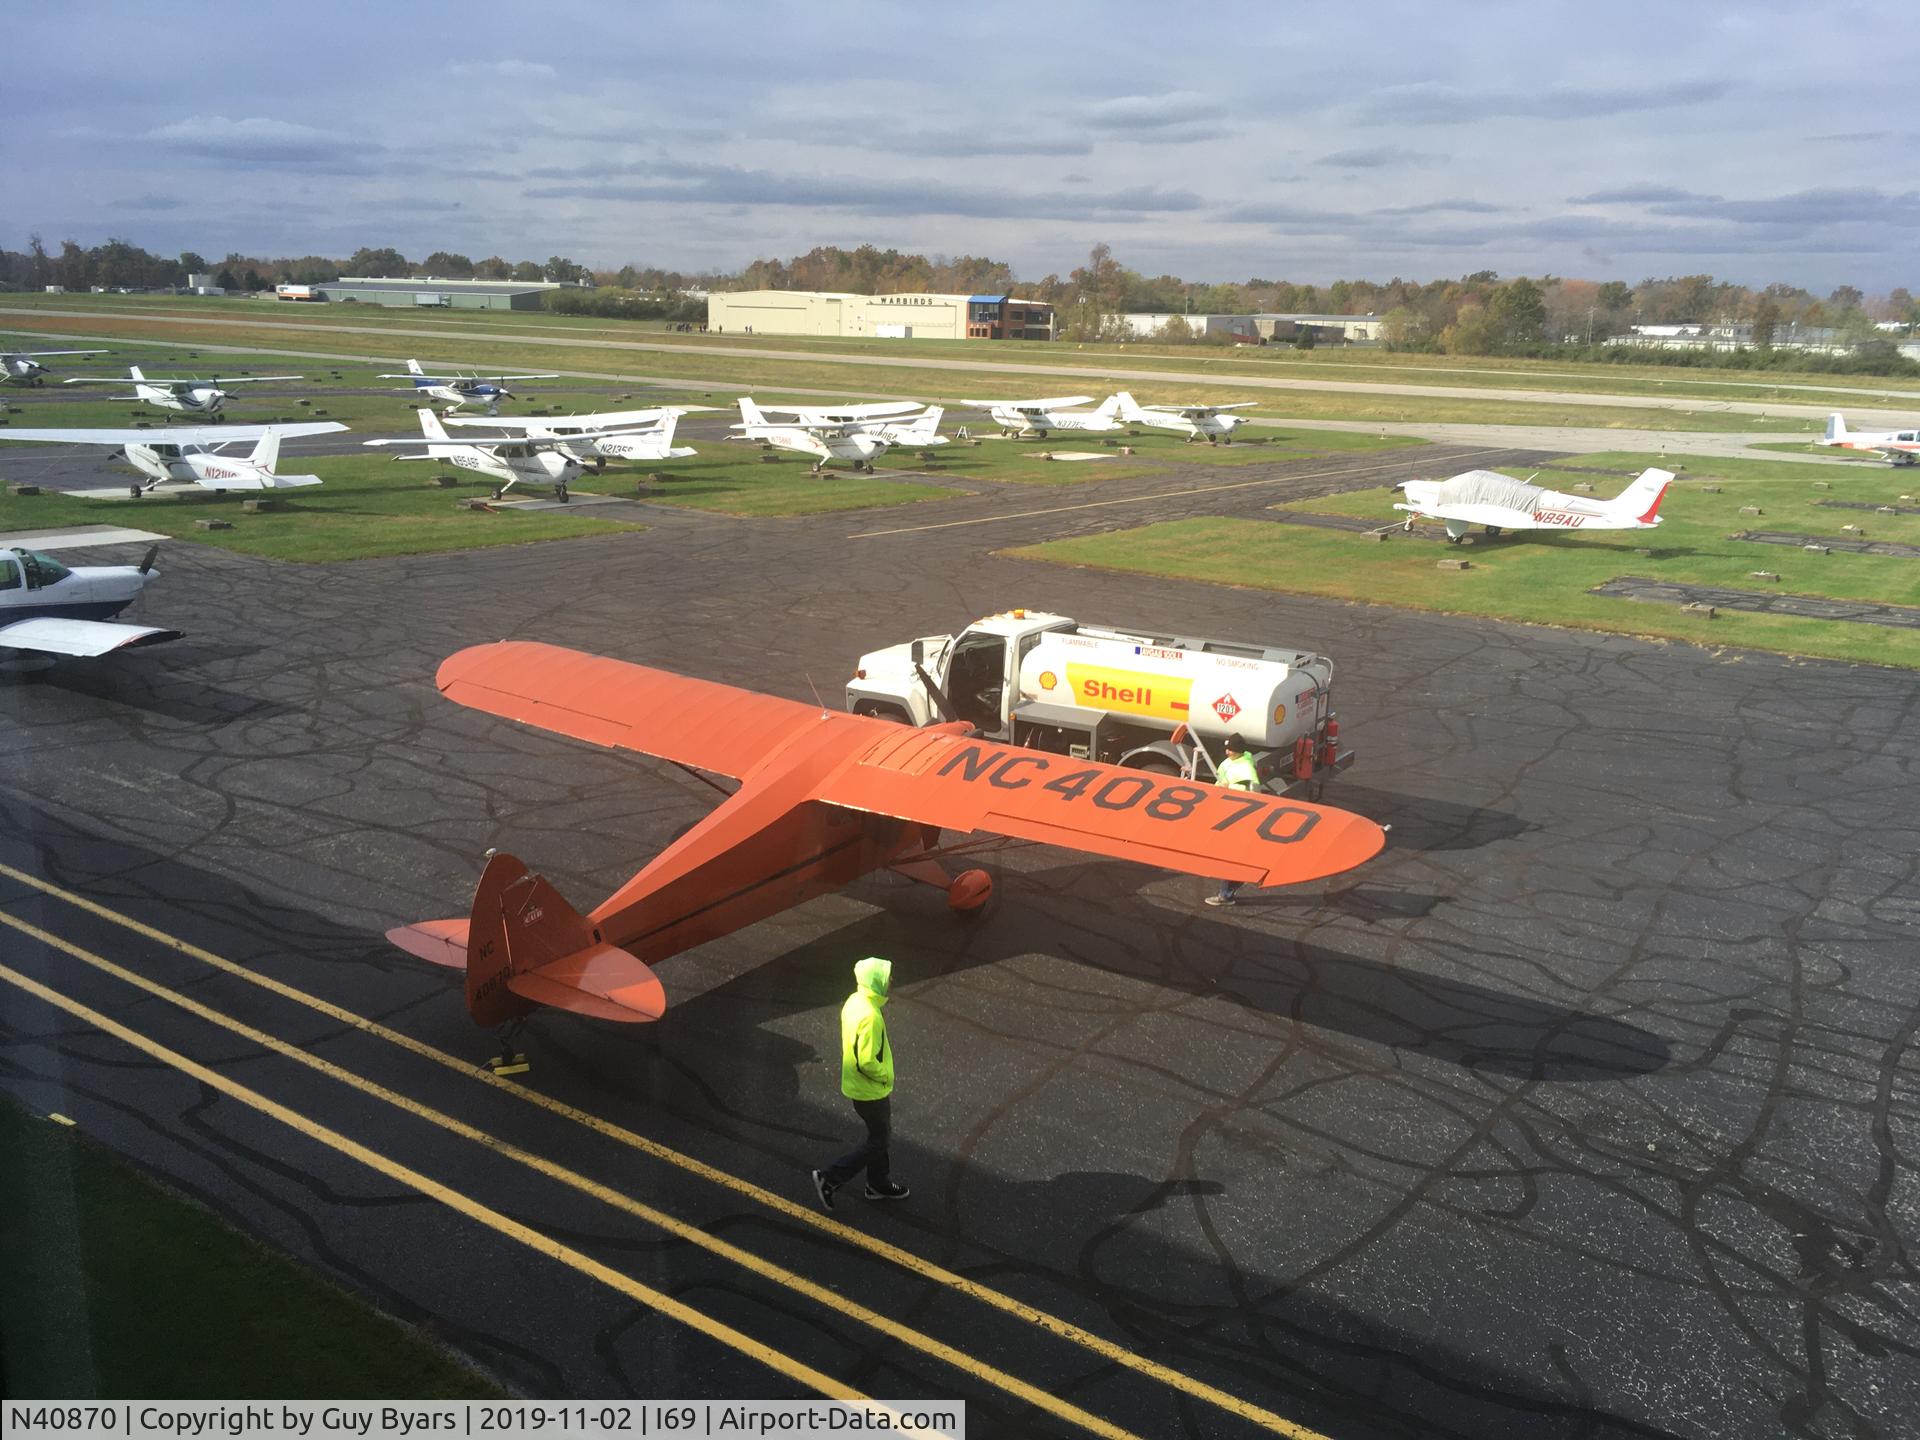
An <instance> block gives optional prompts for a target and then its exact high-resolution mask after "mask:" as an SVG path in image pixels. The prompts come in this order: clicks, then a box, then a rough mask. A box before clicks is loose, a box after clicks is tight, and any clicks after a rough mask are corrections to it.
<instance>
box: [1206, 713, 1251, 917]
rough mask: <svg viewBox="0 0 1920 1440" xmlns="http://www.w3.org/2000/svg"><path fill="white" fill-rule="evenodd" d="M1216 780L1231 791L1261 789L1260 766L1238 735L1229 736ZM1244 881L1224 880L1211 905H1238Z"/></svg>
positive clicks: (1212, 897)
mask: <svg viewBox="0 0 1920 1440" xmlns="http://www.w3.org/2000/svg"><path fill="white" fill-rule="evenodd" d="M1213 773H1214V778H1215V779H1217V780H1218V781H1219V782H1220V783H1221V784H1222V785H1224V786H1226V787H1227V788H1228V789H1229V790H1258V789H1259V788H1260V766H1259V765H1258V763H1256V762H1255V760H1254V758H1253V756H1252V755H1251V754H1249V753H1248V751H1247V742H1246V741H1244V740H1242V739H1241V738H1240V737H1239V736H1238V735H1229V736H1227V758H1226V759H1224V760H1222V761H1221V762H1220V765H1219V768H1218V769H1216V770H1215V771H1214V772H1213ZM1243 883H1244V882H1243V881H1239V880H1222V881H1221V882H1220V893H1219V894H1218V895H1209V896H1207V904H1209V905H1237V904H1239V903H1240V902H1239V901H1238V900H1237V899H1235V898H1234V897H1235V896H1237V895H1238V894H1239V892H1240V886H1241V885H1242V884H1243Z"/></svg>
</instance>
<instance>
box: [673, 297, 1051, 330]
mask: <svg viewBox="0 0 1920 1440" xmlns="http://www.w3.org/2000/svg"><path fill="white" fill-rule="evenodd" d="M707 328H708V329H709V330H714V331H720V332H722V333H725V334H733V335H835V336H866V337H871V338H875V339H881V340H1051V339H1052V338H1053V307H1052V306H1051V305H1048V304H1046V303H1044V302H1042V301H1039V300H1020V299H1016V298H1015V297H1014V296H1011V295H931V294H906V295H853V294H847V293H843V292H838V291H832V290H716V291H714V292H713V293H712V294H711V295H709V296H707Z"/></svg>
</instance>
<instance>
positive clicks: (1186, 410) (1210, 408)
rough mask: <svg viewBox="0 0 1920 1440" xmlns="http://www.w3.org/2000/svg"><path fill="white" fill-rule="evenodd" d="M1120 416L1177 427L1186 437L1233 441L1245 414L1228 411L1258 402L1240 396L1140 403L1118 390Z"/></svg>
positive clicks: (1135, 422)
mask: <svg viewBox="0 0 1920 1440" xmlns="http://www.w3.org/2000/svg"><path fill="white" fill-rule="evenodd" d="M1118 398H1119V401H1120V418H1121V419H1122V420H1124V421H1126V422H1127V423H1128V424H1129V425H1152V426H1154V427H1155V428H1156V429H1160V430H1178V431H1179V432H1180V433H1181V434H1183V435H1185V436H1186V437H1187V439H1188V440H1205V441H1206V442H1207V443H1208V444H1209V445H1211V444H1213V443H1214V442H1215V441H1216V440H1220V441H1225V442H1226V443H1227V444H1229V445H1231V444H1232V443H1233V432H1234V431H1235V430H1237V429H1239V428H1240V427H1241V426H1242V425H1244V424H1246V423H1247V417H1246V416H1244V415H1229V414H1227V413H1226V412H1227V411H1229V410H1250V409H1252V408H1253V406H1255V405H1256V404H1258V403H1259V402H1258V401H1255V400H1243V401H1241V402H1239V403H1238V404H1234V405H1142V404H1140V403H1139V402H1138V401H1136V400H1135V399H1134V398H1133V396H1132V395H1131V394H1130V393H1129V392H1127V391H1125V390H1122V391H1121V392H1120V394H1119V397H1118Z"/></svg>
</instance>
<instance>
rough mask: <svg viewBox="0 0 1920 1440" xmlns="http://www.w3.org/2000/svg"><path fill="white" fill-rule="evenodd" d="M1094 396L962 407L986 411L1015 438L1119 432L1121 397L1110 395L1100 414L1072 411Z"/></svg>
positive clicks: (976, 403) (985, 402)
mask: <svg viewBox="0 0 1920 1440" xmlns="http://www.w3.org/2000/svg"><path fill="white" fill-rule="evenodd" d="M1092 399H1093V397H1092V396H1091V395H1055V396H1053V397H1051V398H1049V399H1045V400H967V401H963V402H962V403H963V404H967V405H972V406H975V407H976V408H978V409H981V410H985V411H986V412H987V413H988V414H989V415H991V416H992V417H993V422H994V424H996V425H998V426H999V427H1000V428H1001V429H1002V430H1004V431H1006V432H1007V433H1009V434H1012V435H1034V436H1038V437H1039V438H1040V439H1042V440H1044V439H1046V438H1047V433H1048V432H1049V431H1052V430H1089V431H1093V432H1095V433H1102V432H1105V431H1109V430H1118V429H1119V428H1120V397H1119V396H1118V395H1109V396H1108V397H1107V398H1106V399H1105V400H1104V401H1102V402H1101V404H1100V408H1099V409H1097V410H1072V409H1069V408H1068V407H1069V406H1072V405H1085V404H1087V403H1089V402H1090V401H1091V400H1092Z"/></svg>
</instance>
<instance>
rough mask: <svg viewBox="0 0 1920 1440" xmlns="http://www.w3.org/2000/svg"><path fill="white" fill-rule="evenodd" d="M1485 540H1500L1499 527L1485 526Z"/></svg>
mask: <svg viewBox="0 0 1920 1440" xmlns="http://www.w3.org/2000/svg"><path fill="white" fill-rule="evenodd" d="M1487 538H1488V539H1489V540H1498V539H1499V538H1500V527H1499V526H1498V525H1489V526H1487Z"/></svg>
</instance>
